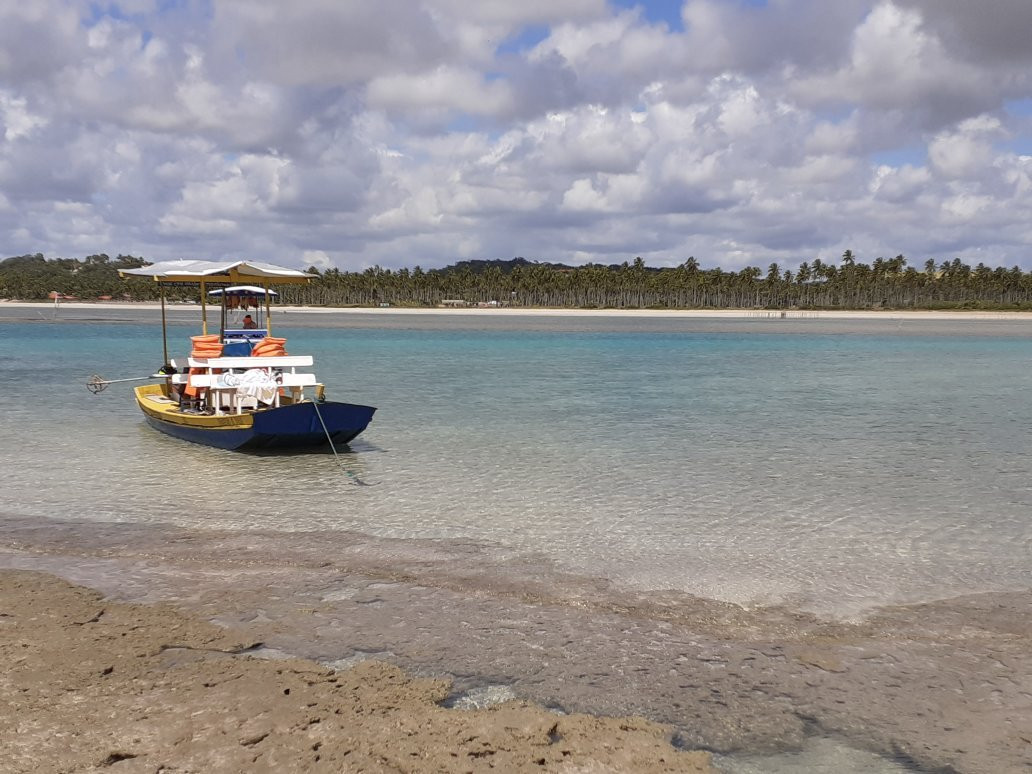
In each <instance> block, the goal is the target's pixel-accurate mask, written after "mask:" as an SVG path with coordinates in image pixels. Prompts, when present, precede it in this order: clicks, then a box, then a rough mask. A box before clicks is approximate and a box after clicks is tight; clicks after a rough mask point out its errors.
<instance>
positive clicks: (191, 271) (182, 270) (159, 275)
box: [118, 261, 312, 285]
mask: <svg viewBox="0 0 1032 774" xmlns="http://www.w3.org/2000/svg"><path fill="white" fill-rule="evenodd" d="M118 273H119V274H121V275H122V276H123V277H124V276H130V277H151V278H152V279H153V280H154V281H155V282H199V283H202V284H204V283H208V282H230V283H243V282H248V281H251V282H255V281H258V282H260V283H262V284H263V285H270V284H273V283H275V284H303V283H307V282H309V281H311V279H312V275H311V274H305V272H303V271H299V270H297V269H287V268H284V267H282V266H273V265H272V264H271V263H258V262H256V261H161V262H159V263H155V264H151V265H150V266H143V267H141V268H139V269H120V270H119V272H118Z"/></svg>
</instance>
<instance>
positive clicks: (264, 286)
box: [262, 280, 272, 336]
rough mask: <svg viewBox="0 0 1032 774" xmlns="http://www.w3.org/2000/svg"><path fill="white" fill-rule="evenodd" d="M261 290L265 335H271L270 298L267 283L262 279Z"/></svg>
mask: <svg viewBox="0 0 1032 774" xmlns="http://www.w3.org/2000/svg"><path fill="white" fill-rule="evenodd" d="M262 290H264V291H265V335H266V336H271V335H272V298H271V297H270V296H269V283H268V282H266V281H265V280H262Z"/></svg>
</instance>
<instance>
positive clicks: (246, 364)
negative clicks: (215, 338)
mask: <svg viewBox="0 0 1032 774" xmlns="http://www.w3.org/2000/svg"><path fill="white" fill-rule="evenodd" d="M313 362H314V361H313V359H312V356H311V355H283V356H282V357H208V358H203V357H191V358H187V367H188V368H231V369H248V368H310V367H311V366H312V363H313Z"/></svg>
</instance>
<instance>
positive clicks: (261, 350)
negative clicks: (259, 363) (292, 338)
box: [251, 336, 287, 357]
mask: <svg viewBox="0 0 1032 774" xmlns="http://www.w3.org/2000/svg"><path fill="white" fill-rule="evenodd" d="M286 343H287V340H286V339H278V338H276V337H275V336H266V337H264V338H263V339H260V340H259V341H258V343H257V344H255V345H254V347H253V348H252V349H251V357H283V356H284V355H286V354H287V351H286V350H285V349H284V348H283V347H284V345H285V344H286Z"/></svg>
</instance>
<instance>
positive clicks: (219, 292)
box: [208, 285, 279, 298]
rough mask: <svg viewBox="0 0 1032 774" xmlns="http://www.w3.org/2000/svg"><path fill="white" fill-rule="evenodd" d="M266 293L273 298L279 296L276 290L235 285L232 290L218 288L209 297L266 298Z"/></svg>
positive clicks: (210, 291)
mask: <svg viewBox="0 0 1032 774" xmlns="http://www.w3.org/2000/svg"><path fill="white" fill-rule="evenodd" d="M266 293H268V294H269V295H270V296H272V297H273V298H275V297H276V296H278V295H279V293H277V292H276V291H275V290H267V289H266V288H259V287H257V286H255V285H234V286H233V287H231V288H217V289H216V290H209V291H208V295H209V296H223V295H226V296H264V295H265V294H266Z"/></svg>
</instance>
